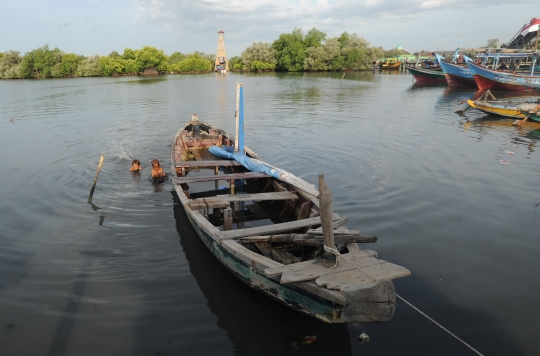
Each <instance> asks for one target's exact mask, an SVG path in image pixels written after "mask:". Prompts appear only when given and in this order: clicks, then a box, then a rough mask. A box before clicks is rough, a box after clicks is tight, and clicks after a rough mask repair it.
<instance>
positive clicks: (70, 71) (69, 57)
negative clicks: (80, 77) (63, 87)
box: [59, 53, 84, 77]
mask: <svg viewBox="0 0 540 356" xmlns="http://www.w3.org/2000/svg"><path fill="white" fill-rule="evenodd" d="M83 59H84V57H82V56H78V55H76V54H73V53H68V54H64V55H63V56H62V60H61V62H60V66H59V74H60V76H62V77H68V76H74V75H75V73H76V72H77V68H78V67H79V66H80V65H81V63H82V61H83Z"/></svg>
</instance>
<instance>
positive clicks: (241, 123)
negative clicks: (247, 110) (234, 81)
mask: <svg viewBox="0 0 540 356" xmlns="http://www.w3.org/2000/svg"><path fill="white" fill-rule="evenodd" d="M238 152H240V153H244V87H243V86H241V87H240V104H239V108H238Z"/></svg>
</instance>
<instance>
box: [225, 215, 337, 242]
mask: <svg viewBox="0 0 540 356" xmlns="http://www.w3.org/2000/svg"><path fill="white" fill-rule="evenodd" d="M334 219H335V220H337V219H339V218H336V217H335V216H334ZM320 223H321V218H320V217H319V216H317V217H314V218H309V219H304V220H296V221H290V222H286V223H281V224H273V225H265V226H257V227H251V228H247V229H241V230H234V231H226V232H224V231H222V232H221V235H222V239H223V240H229V239H237V238H240V237H248V236H256V235H267V234H273V233H278V232H284V231H291V230H296V229H299V228H301V227H306V226H311V225H319V224H320Z"/></svg>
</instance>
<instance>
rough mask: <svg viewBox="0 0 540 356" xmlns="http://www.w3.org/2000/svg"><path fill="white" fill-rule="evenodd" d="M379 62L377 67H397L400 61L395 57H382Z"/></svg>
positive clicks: (399, 65)
mask: <svg viewBox="0 0 540 356" xmlns="http://www.w3.org/2000/svg"><path fill="white" fill-rule="evenodd" d="M381 61H382V62H380V63H379V69H399V68H400V67H401V62H400V61H399V60H398V59H397V58H383V59H381Z"/></svg>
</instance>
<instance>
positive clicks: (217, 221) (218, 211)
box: [212, 208, 221, 226]
mask: <svg viewBox="0 0 540 356" xmlns="http://www.w3.org/2000/svg"><path fill="white" fill-rule="evenodd" d="M212 215H213V217H214V225H218V226H219V224H220V222H221V209H220V208H214V209H213V210H212Z"/></svg>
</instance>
